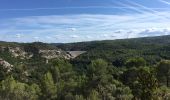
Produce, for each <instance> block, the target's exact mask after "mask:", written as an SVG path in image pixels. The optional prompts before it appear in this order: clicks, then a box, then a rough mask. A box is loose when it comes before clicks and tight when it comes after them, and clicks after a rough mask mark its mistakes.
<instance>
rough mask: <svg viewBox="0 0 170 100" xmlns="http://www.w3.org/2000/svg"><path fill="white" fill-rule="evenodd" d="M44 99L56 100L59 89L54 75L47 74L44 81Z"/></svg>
mask: <svg viewBox="0 0 170 100" xmlns="http://www.w3.org/2000/svg"><path fill="white" fill-rule="evenodd" d="M42 92H43V97H44V98H43V99H56V98H57V87H56V84H55V83H54V81H53V78H52V74H51V73H50V72H47V73H46V74H45V75H44V78H43V80H42Z"/></svg>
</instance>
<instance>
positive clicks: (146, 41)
mask: <svg viewBox="0 0 170 100" xmlns="http://www.w3.org/2000/svg"><path fill="white" fill-rule="evenodd" d="M169 44H170V36H169V35H167V36H158V37H143V38H133V39H120V40H105V41H92V42H79V43H67V44H60V45H56V46H57V47H58V48H61V49H63V50H67V51H72V50H73V51H87V52H86V53H85V54H82V55H80V56H79V57H77V58H76V59H75V60H74V61H75V62H82V63H85V62H89V61H90V60H92V59H97V58H102V59H105V60H107V61H109V62H111V63H113V65H115V66H123V65H124V63H125V61H126V60H127V59H128V58H134V57H143V58H145V59H146V60H147V61H148V62H149V63H148V64H156V63H157V62H158V61H160V60H161V59H170V45H169ZM53 45H54V44H53Z"/></svg>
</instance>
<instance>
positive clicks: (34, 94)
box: [0, 76, 41, 100]
mask: <svg viewBox="0 0 170 100" xmlns="http://www.w3.org/2000/svg"><path fill="white" fill-rule="evenodd" d="M40 94H41V90H40V88H39V86H38V85H37V84H32V85H31V86H29V85H27V84H25V83H21V82H18V81H16V80H15V79H14V78H13V77H12V76H11V77H8V78H6V79H5V80H3V81H1V83H0V99H2V100H37V99H38V98H39V95H40Z"/></svg>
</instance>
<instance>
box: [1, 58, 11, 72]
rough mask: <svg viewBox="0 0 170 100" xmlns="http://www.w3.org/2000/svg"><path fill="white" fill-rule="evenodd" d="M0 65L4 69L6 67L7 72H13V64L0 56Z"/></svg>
mask: <svg viewBox="0 0 170 100" xmlns="http://www.w3.org/2000/svg"><path fill="white" fill-rule="evenodd" d="M0 65H1V66H2V67H3V69H6V70H7V72H11V70H12V69H13V65H11V64H10V63H8V62H7V61H5V60H3V59H1V58H0Z"/></svg>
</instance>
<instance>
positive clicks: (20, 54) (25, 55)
mask: <svg viewBox="0 0 170 100" xmlns="http://www.w3.org/2000/svg"><path fill="white" fill-rule="evenodd" d="M28 49H30V48H28ZM6 51H7V52H9V53H10V54H11V55H12V57H14V58H20V59H30V58H32V57H33V56H34V55H37V54H38V55H40V56H41V57H42V58H46V59H47V60H50V59H54V58H64V59H74V58H76V57H77V56H79V55H81V54H83V53H85V52H86V51H63V50H61V49H58V48H56V49H50V50H49V49H40V50H38V49H37V53H36V54H34V52H33V51H32V52H30V51H29V52H28V51H25V49H23V48H21V47H9V46H7V47H2V46H1V47H0V52H1V53H3V52H6Z"/></svg>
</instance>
